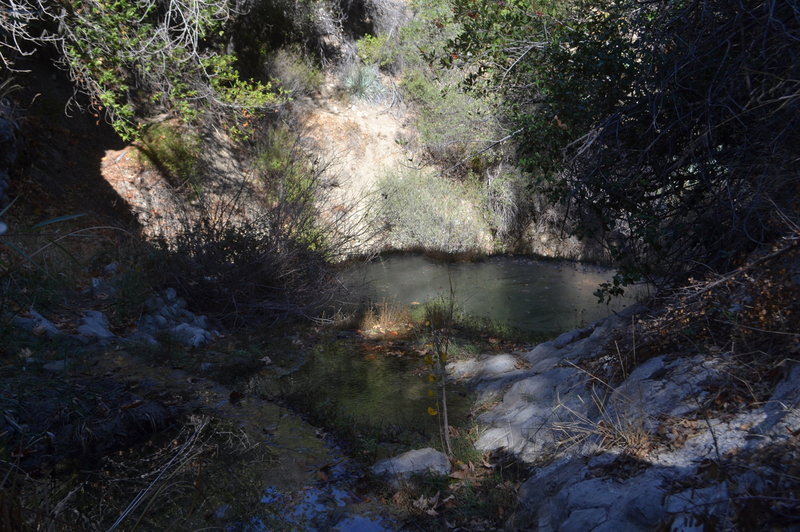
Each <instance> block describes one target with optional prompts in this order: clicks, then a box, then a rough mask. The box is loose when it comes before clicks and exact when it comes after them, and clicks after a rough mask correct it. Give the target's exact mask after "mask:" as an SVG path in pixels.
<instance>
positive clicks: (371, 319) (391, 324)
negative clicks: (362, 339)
mask: <svg viewBox="0 0 800 532" xmlns="http://www.w3.org/2000/svg"><path fill="white" fill-rule="evenodd" d="M412 321H413V320H412V318H411V313H410V312H409V310H408V307H406V306H404V305H400V304H398V303H396V302H393V301H387V300H384V301H383V302H381V303H378V304H376V305H372V306H371V307H370V308H369V309H367V311H366V312H365V313H364V317H363V318H362V319H361V330H363V331H370V332H378V333H383V332H390V331H398V330H399V329H408V328H410V327H411V323H412Z"/></svg>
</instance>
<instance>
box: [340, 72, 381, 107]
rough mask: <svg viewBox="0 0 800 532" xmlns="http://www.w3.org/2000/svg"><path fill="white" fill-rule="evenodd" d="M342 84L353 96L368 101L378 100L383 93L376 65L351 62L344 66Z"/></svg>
mask: <svg viewBox="0 0 800 532" xmlns="http://www.w3.org/2000/svg"><path fill="white" fill-rule="evenodd" d="M342 86H343V87H344V89H345V90H346V91H347V92H348V93H349V94H351V95H352V96H354V97H355V98H357V99H359V100H366V101H369V102H377V101H380V100H381V99H382V98H383V95H384V93H385V89H384V87H383V84H381V80H380V75H379V74H378V67H377V65H362V64H360V63H351V64H349V65H347V66H345V68H344V70H343V71H342Z"/></svg>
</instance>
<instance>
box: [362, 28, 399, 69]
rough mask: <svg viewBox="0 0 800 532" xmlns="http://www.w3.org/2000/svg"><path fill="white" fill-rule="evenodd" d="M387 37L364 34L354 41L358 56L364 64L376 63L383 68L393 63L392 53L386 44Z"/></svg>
mask: <svg viewBox="0 0 800 532" xmlns="http://www.w3.org/2000/svg"><path fill="white" fill-rule="evenodd" d="M388 40H389V39H388V37H385V36H383V37H375V36H373V35H369V34H367V35H364V36H363V37H362V38H360V39H359V40H358V41H356V49H357V50H358V57H359V59H361V61H362V62H363V63H364V64H365V65H378V66H379V67H380V68H385V67H387V66H389V65H390V64H392V63H393V61H394V55H393V54H392V51H391V50H390V48H389V46H388Z"/></svg>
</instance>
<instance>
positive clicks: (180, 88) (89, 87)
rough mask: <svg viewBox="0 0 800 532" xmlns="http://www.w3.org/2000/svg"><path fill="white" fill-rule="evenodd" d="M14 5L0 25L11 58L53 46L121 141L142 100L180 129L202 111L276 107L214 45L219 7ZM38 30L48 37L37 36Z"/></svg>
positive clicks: (264, 89)
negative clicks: (13, 14) (12, 14)
mask: <svg viewBox="0 0 800 532" xmlns="http://www.w3.org/2000/svg"><path fill="white" fill-rule="evenodd" d="M21 3H22V5H21V6H19V7H18V11H19V12H20V13H21V14H22V16H21V18H19V19H14V20H12V19H3V21H2V22H0V26H1V27H2V29H3V30H4V36H5V42H4V44H6V45H7V46H8V47H9V48H11V49H12V50H14V49H16V50H18V51H24V50H23V47H27V46H30V45H33V46H38V45H41V44H44V43H53V44H55V46H56V48H57V50H58V53H59V54H60V56H61V57H60V60H61V62H62V63H63V64H64V66H65V67H66V68H68V69H69V71H70V74H71V76H72V79H73V81H74V82H75V84H76V86H77V87H78V88H79V89H80V90H81V91H82V92H84V93H85V94H86V95H87V96H88V98H89V107H90V109H91V110H92V111H93V113H94V114H95V116H98V117H99V115H100V113H104V114H105V115H106V117H107V118H108V119H109V120H110V121H111V123H112V125H113V126H114V128H115V129H116V131H117V132H118V133H119V134H120V136H122V137H123V138H124V139H130V138H134V137H137V136H138V133H139V129H138V121H139V115H140V113H141V112H142V107H143V102H142V96H145V98H144V100H146V101H147V102H148V103H149V104H150V105H152V104H154V103H157V104H160V105H161V106H163V107H165V108H166V109H168V110H170V111H172V112H174V113H175V114H176V115H178V116H179V117H181V118H182V119H183V120H184V121H187V122H190V121H193V120H195V119H196V118H197V117H198V116H199V115H200V114H201V113H202V112H204V111H206V110H209V109H216V110H219V109H230V108H236V109H248V110H250V111H251V112H253V111H255V110H258V109H263V108H264V107H269V106H274V105H275V104H277V103H278V102H279V101H280V96H279V95H277V94H276V93H275V91H273V90H272V88H271V87H270V85H269V84H262V83H259V82H257V81H250V80H245V79H242V77H241V76H240V75H239V73H238V71H237V70H236V68H235V67H234V66H233V62H234V60H233V57H232V56H230V55H225V54H222V53H220V50H219V47H218V46H217V41H215V39H217V38H219V37H222V36H224V31H223V28H224V23H225V21H226V20H227V19H228V17H229V11H228V7H229V6H228V3H227V2H226V1H219V0H197V1H196V2H191V3H189V4H186V3H183V2H178V1H177V0H168V1H165V2H157V1H155V0H145V1H135V0H113V1H109V2H101V1H100V0H70V1H68V2H65V3H64V5H62V6H60V7H59V9H52V10H43V9H40V8H39V6H38V4H37V2H35V1H34V0H23V1H22V2H21ZM42 26H45V27H52V28H53V29H54V31H53V32H51V33H48V32H44V33H42V32H41V31H40V28H41V27H42ZM3 58H4V59H5V57H4V56H3Z"/></svg>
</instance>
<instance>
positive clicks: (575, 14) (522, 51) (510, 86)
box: [445, 0, 800, 292]
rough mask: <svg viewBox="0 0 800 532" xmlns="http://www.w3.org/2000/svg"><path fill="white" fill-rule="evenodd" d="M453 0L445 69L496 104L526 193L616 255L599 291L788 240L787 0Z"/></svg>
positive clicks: (791, 31) (796, 137)
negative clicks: (521, 166)
mask: <svg viewBox="0 0 800 532" xmlns="http://www.w3.org/2000/svg"><path fill="white" fill-rule="evenodd" d="M456 4H457V6H458V7H459V14H460V19H461V20H462V21H463V23H464V25H465V27H464V31H463V32H462V33H461V35H460V36H459V37H458V38H457V39H456V40H455V41H453V43H451V44H452V49H453V53H452V54H451V55H450V56H449V57H447V58H445V61H447V62H450V61H452V60H453V59H454V58H458V60H461V61H465V62H466V63H467V67H468V68H471V76H470V77H468V78H467V82H468V84H470V86H472V87H473V88H474V89H476V90H495V91H501V92H502V93H503V94H504V96H505V97H506V100H507V105H508V109H509V111H510V114H511V116H512V117H513V119H514V120H516V121H518V122H519V123H520V124H522V126H523V133H522V135H521V136H520V139H519V149H520V155H521V157H522V160H523V162H524V163H525V165H526V166H527V168H528V169H529V170H530V171H531V172H532V174H533V175H534V176H536V177H537V179H538V184H539V185H540V186H546V187H548V189H549V190H550V191H551V192H552V193H553V195H554V196H555V197H557V198H559V199H562V200H564V201H566V202H567V203H568V204H569V205H570V207H571V209H572V212H573V213H575V214H577V215H578V217H579V219H580V220H581V221H582V225H581V227H582V229H583V230H584V232H586V233H590V234H594V235H602V236H603V237H605V241H606V243H607V245H608V246H609V249H610V251H611V252H612V253H613V255H614V256H615V257H616V258H617V259H618V260H619V261H620V264H621V265H622V267H623V269H622V271H621V275H620V276H618V278H617V279H616V283H617V284H616V285H615V286H612V287H607V288H610V289H611V291H612V292H613V291H615V290H616V289H618V288H619V285H620V284H624V283H625V282H626V281H629V280H632V279H634V278H639V277H641V276H642V275H648V274H651V275H658V276H661V277H662V278H663V277H664V276H666V277H672V278H674V277H675V276H682V275H686V274H689V273H691V272H693V271H697V270H698V269H703V268H711V269H714V270H719V269H725V268H729V267H731V266H732V265H733V264H734V263H735V261H736V260H737V259H738V258H740V257H741V256H742V255H743V254H744V253H747V252H748V251H749V250H752V249H753V248H754V247H755V246H756V245H758V244H760V243H764V242H768V241H770V240H771V239H774V238H775V237H776V236H777V235H780V234H782V233H786V232H787V231H789V230H791V228H794V229H795V230H796V228H797V220H798V218H797V212H798V209H797V208H798V205H797V198H798V194H797V193H798V186H799V185H800V184H799V183H798V176H800V159H799V158H798V157H797V154H798V153H800V150H799V148H800V107H799V106H800V81H798V80H800V60H798V59H799V58H798V54H800V46H798V45H800V2H798V1H796V0H790V1H777V0H771V1H744V0H738V1H734V2H731V1H727V0H686V1H669V2H667V1H652V0H613V1H610V2H603V3H600V2H595V1H578V2H574V3H573V2H554V1H547V0H542V1H537V0H509V1H499V2H492V3H477V2H472V1H470V0H456Z"/></svg>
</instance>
